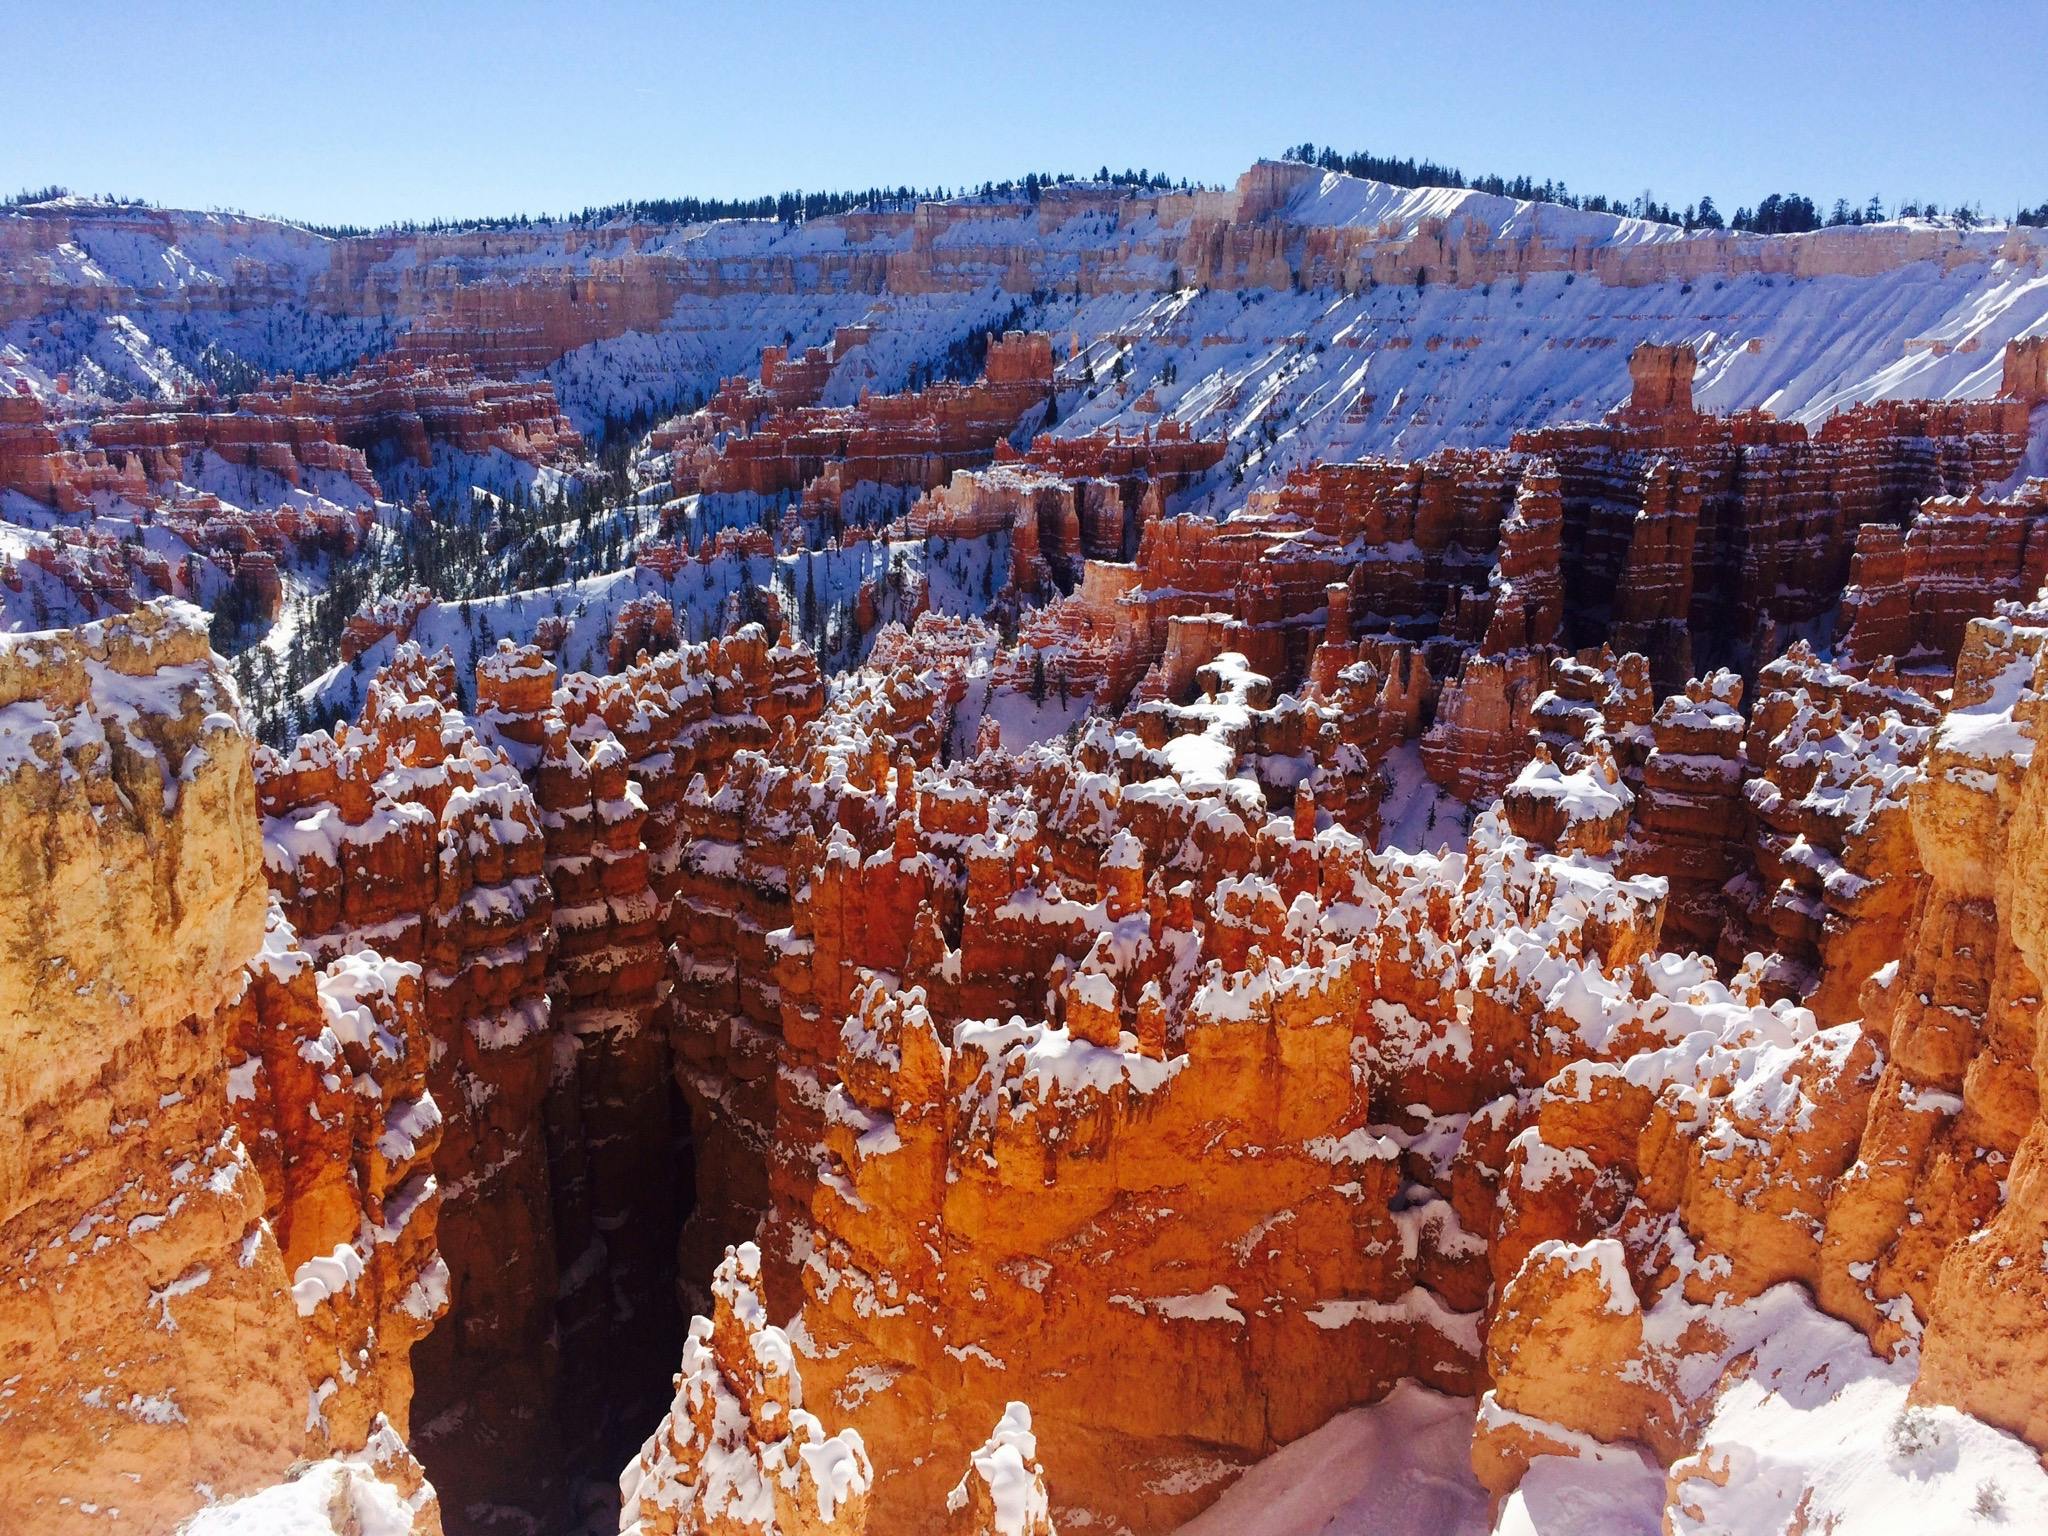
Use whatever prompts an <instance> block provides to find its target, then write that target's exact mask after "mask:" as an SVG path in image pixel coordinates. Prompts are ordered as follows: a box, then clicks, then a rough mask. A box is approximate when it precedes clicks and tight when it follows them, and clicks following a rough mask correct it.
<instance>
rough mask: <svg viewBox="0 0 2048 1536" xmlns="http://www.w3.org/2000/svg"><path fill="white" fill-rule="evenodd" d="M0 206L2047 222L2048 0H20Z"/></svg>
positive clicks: (9, 13)
mask: <svg viewBox="0 0 2048 1536" xmlns="http://www.w3.org/2000/svg"><path fill="white" fill-rule="evenodd" d="M0 59H4V60H6V61H7V64H6V67H5V69H4V71H0V73H4V77H5V94H4V109H0V110H4V113H5V129H4V131H0V190H5V191H12V190H14V189H16V188H18V187H22V186H30V185H35V186H40V185H43V184H45V183H48V182H58V183H61V184H64V185H67V186H70V187H72V188H73V189H74V190H77V191H80V192H110V193H116V194H120V195H134V196H141V197H146V198H149V199H151V200H154V201H157V202H161V203H167V204H173V205H179V206H191V207H210V206H225V207H236V208H243V209H246V210H248V211H250V212H257V213H277V214H285V215H289V216H294V217H301V218H307V219H314V220H324V221H332V222H344V221H346V222H357V223H374V222H379V221H382V220H386V219H401V218H425V217H432V216H435V215H448V216H459V215H467V214H482V213H510V212H520V211H524V212H530V213H539V212H543V211H562V210H567V209H573V208H580V207H583V206H585V205H587V204H592V203H604V202H610V201H614V200H617V199H621V198H628V197H640V196H662V195H680V194H685V193H697V194H703V195H715V196H727V195H743V194H753V193H759V192H771V191H778V190H782V189H785V188H792V187H803V188H809V189H819V188H835V187H864V186H869V185H873V184H876V183H882V184H890V185H893V184H896V183H909V184H912V185H920V186H933V185H939V184H946V185H950V186H956V187H957V186H959V185H962V184H964V183H973V182H978V181H982V180H985V179H995V180H1000V179H1002V178H1003V177H1006V176H1013V175H1014V176H1021V175H1022V174H1024V173H1025V172H1026V171H1029V170H1045V171H1059V170H1072V171H1076V172H1084V171H1087V170H1091V169H1093V168H1094V167H1096V166H1098V165H1100V164H1102V163H1104V162H1108V163H1109V164H1110V165H1112V166H1113V167H1122V166H1125V165H1129V166H1131V167H1134V168H1135V167H1138V166H1141V165H1142V166H1146V167H1150V168H1153V169H1164V170H1166V171H1168V172H1170V173H1171V174H1172V175H1174V176H1176V177H1178V176H1188V177H1191V178H1194V179H1197V180H1207V181H1228V180H1230V179H1231V178H1233V177H1235V176H1236V174H1237V173H1238V172H1239V171H1240V170H1242V169H1243V168H1244V167H1245V166H1246V165H1247V164H1249V163H1250V162H1251V161H1252V160H1253V159H1255V158H1257V157H1258V156H1260V155H1262V154H1274V153H1277V152H1279V151H1280V150H1281V149H1282V148H1283V147H1285V146H1286V145H1289V144H1294V143H1298V142H1300V141H1301V140H1303V139H1305V138H1306V139H1313V140H1314V141H1316V142H1317V143H1329V144H1335V145H1337V146H1338V147H1340V148H1343V149H1347V150H1348V149H1371V150H1373V151H1375V152H1379V153H1394V154H1403V155H1410V154H1412V155H1416V156H1418V157H1421V156H1428V157H1433V158H1435V159H1437V160H1439V161H1442V162H1445V163H1448V164H1454V165H1458V166H1460V167H1462V168H1463V169H1464V170H1466V171H1467V172H1478V171H1482V170H1491V171H1498V172H1500V173H1502V174H1506V175H1513V174H1517V173H1519V172H1523V171H1527V172H1529V173H1531V174H1533V175H1534V176H1535V177H1536V178H1537V179H1538V180H1539V181H1540V180H1541V179H1542V178H1543V177H1545V176H1554V177H1557V178H1559V179H1561V180H1563V181H1564V182H1566V183H1567V184H1568V185H1569V186H1571V187H1572V188H1573V189H1574V190H1577V191H1587V192H1591V191H1602V192H1606V193H1609V194H1610V195H1612V194H1622V195H1633V194H1634V193H1636V192H1639V191H1642V190H1644V189H1645V188H1648V189H1650V190H1652V191H1653V192H1655V193H1656V195H1657V196H1658V197H1660V198H1662V199H1663V200H1665V201H1668V202H1670V203H1672V204H1674V205H1682V204H1683V203H1685V202H1688V201H1691V200H1692V199H1694V198H1696V197H1698V196H1699V195H1700V194H1701V193H1702V192H1711V193H1712V195H1713V196H1714V197H1715V199H1716V200H1717V201H1718V202H1719V203H1720V205H1721V207H1722V208H1723V210H1724V211H1730V210H1732V209H1733V208H1734V207H1735V206H1736V205H1737V204H1739V203H1753V202H1755V201H1756V200H1757V199H1758V198H1759V197H1761V196H1762V195H1763V194H1764V193H1766V192H1769V191H1774V190H1789V191H1801V192H1804V193H1806V194H1807V195H1808V196H1811V197H1813V198H1815V199H1816V200H1819V201H1821V202H1822V203H1823V206H1825V204H1826V203H1827V202H1829V201H1831V200H1832V199H1833V198H1835V197H1836V196H1846V197H1848V198H1850V199H1851V200H1852V201H1857V202H1860V201H1861V200H1863V199H1865V198H1867V197H1869V196H1870V195H1871V194H1872V193H1873V192H1876V193H1881V194H1882V195H1883V196H1884V198H1885V199H1886V200H1887V202H1897V201H1899V200H1900V199H1903V198H1912V199H1915V200H1924V199H1926V198H1930V197H1932V198H1937V199H1939V200H1940V201H1941V202H1942V204H1943V206H1947V205H1948V204H1950V203H1952V202H1954V201H1956V200H1958V199H1970V200H1981V201H1982V202H1983V204H1984V206H1985V211H1986V212H1987V213H1990V214H1993V215H2002V214H2007V213H2010V212H2011V210H2012V208H2013V206H2014V205H2015V203H2018V202H2024V203H2026V204H2028V205H2029V206H2031V205H2033V204H2036V203H2039V202H2042V201H2044V200H2048V153H2044V146H2048V89H2044V82H2043V79H2042V75H2043V66H2044V65H2048V4H2043V3H2042V0H2007V3H1984V0H1925V3H1919V4H1908V3H1898V0H1864V3H1861V4H1817V3H1800V0H1777V3H1750V0H1731V3H1726V4H1703V3H1702V4H1694V3H1673V4H1657V3H1642V0H1635V3H1626V4H1605V3H1602V4H1593V3H1584V4H1579V3H1566V0H1555V3H1552V0H1523V3H1498V4H1496V3H1486V4H1478V3H1474V4H1459V3H1456V0H1405V3H1402V4H1398V5H1384V4H1352V5H1338V4H1326V3H1319V0H1282V3H1278V4H1272V3H1267V4H1260V3H1259V0H1234V3H1231V4H1210V3H1207V0H1181V3H1178V4H1151V3H1142V4H1128V5H1121V4H1116V3H1113V0H1098V3H1093V4H1090V3H1069V0H1034V3H1030V4H1025V5H1017V6H1011V5H1000V6H999V5H994V4H981V3H977V0H951V3H947V4H937V3H926V4H892V3H887V0H872V3H856V0H846V3H841V4H815V5H813V4H776V3H772V0H761V3H734V4H731V5H727V6H698V5H657V4H630V3H617V4H608V3H604V0H593V3H590V4H587V5H579V6H567V5H564V6H559V7H557V6H544V5H540V4H533V3H525V0H502V3H499V4H495V5H465V4H453V3H441V0H414V3H403V4H386V3H382V0H368V3H361V4H353V5H344V4H326V3H313V0H308V3H302V4H291V3H290V0H191V3H187V4H183V5H171V4H164V5H143V4H125V5H117V4H99V3H93V0H61V3H57V4H44V5H37V4H33V3H32V0H4V3H0Z"/></svg>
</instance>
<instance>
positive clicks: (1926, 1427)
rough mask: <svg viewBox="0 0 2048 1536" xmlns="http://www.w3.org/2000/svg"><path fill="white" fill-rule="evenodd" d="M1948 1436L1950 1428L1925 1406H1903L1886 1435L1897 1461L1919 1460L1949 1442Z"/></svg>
mask: <svg viewBox="0 0 2048 1536" xmlns="http://www.w3.org/2000/svg"><path fill="white" fill-rule="evenodd" d="M1948 1437H1949V1431H1948V1429H1947V1428H1946V1427H1945V1426H1944V1425H1943V1424H1942V1422H1941V1421H1940V1420H1939V1419H1937V1418H1936V1417H1935V1416H1934V1415H1933V1414H1932V1413H1931V1412H1929V1411H1928V1410H1927V1409H1925V1408H1901V1409H1900V1410H1899V1416H1898V1417H1897V1418H1895V1419H1893V1420H1892V1427H1891V1429H1890V1431H1889V1432H1888V1433H1887V1436H1886V1438H1887V1439H1888V1440H1890V1442H1891V1448H1892V1457H1893V1459H1894V1460H1897V1461H1918V1460H1919V1459H1920V1458H1921V1457H1923V1456H1927V1455H1931V1454H1932V1453H1933V1452H1935V1451H1937V1450H1939V1449H1940V1448H1941V1447H1942V1446H1943V1445H1944V1444H1945V1443H1946V1442H1947V1440H1948Z"/></svg>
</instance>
